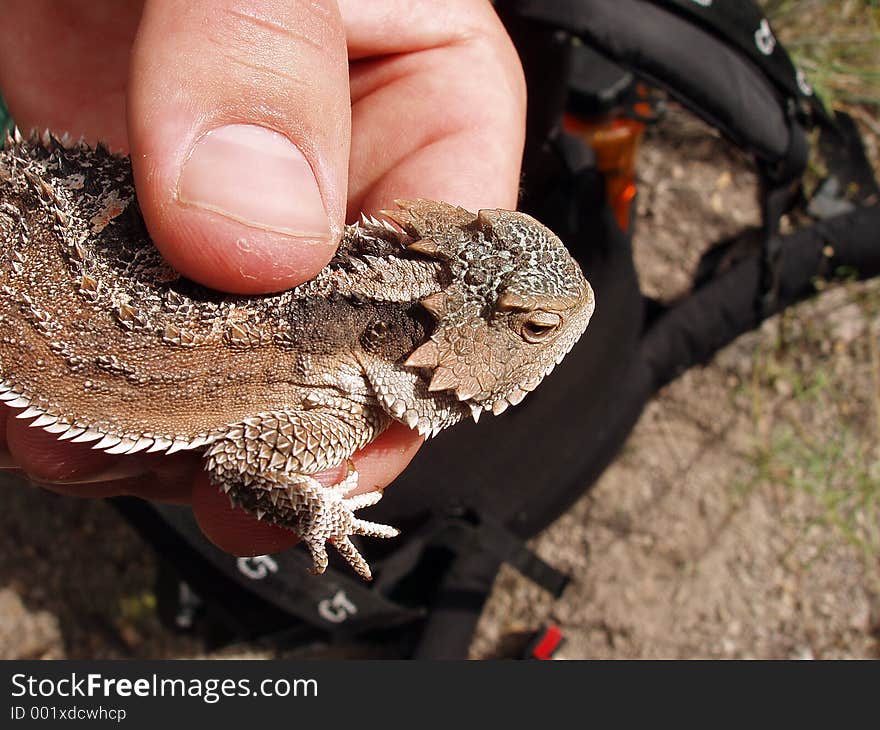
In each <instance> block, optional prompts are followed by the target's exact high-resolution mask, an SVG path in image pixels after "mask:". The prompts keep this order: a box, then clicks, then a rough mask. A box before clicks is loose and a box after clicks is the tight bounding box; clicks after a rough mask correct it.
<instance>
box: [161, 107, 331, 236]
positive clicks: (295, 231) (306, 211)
mask: <svg viewBox="0 0 880 730" xmlns="http://www.w3.org/2000/svg"><path fill="white" fill-rule="evenodd" d="M177 194H178V199H179V200H180V201H181V202H183V203H186V204H188V205H193V206H195V207H198V208H204V209H206V210H211V211H214V212H215V213H219V214H220V215H223V216H226V217H227V218H232V219H233V220H237V221H239V222H241V223H244V224H245V225H249V226H254V227H256V228H263V229H266V230H270V231H276V232H278V233H284V234H287V235H290V236H296V237H298V238H317V239H326V238H328V237H329V236H330V223H329V219H328V217H327V212H326V210H325V208H324V203H323V201H322V200H321V193H320V191H319V189H318V183H317V181H316V180H315V174H314V172H313V171H312V167H311V165H309V162H308V160H306V158H305V157H304V156H303V153H302V152H300V150H299V148H298V147H297V146H296V145H295V144H293V142H291V141H290V140H289V139H288V138H287V137H285V136H284V135H282V134H279V133H278V132H275V131H273V130H271V129H266V128H265V127H258V126H256V125H252V124H230V125H228V126H225V127H219V128H217V129H214V130H212V131H210V132H208V133H207V134H205V135H204V136H203V137H201V138H200V139H199V140H198V141H197V142H196V144H195V146H194V147H193V149H192V152H191V153H190V155H189V157H188V158H187V160H186V161H185V162H184V165H183V170H182V171H181V174H180V178H179V180H178V183H177Z"/></svg>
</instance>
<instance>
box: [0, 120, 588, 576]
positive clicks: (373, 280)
mask: <svg viewBox="0 0 880 730" xmlns="http://www.w3.org/2000/svg"><path fill="white" fill-rule="evenodd" d="M398 206H399V209H398V210H395V211H387V212H386V213H385V217H386V219H387V220H384V221H379V220H375V219H372V218H370V219H364V220H363V221H362V222H361V223H360V224H359V225H354V226H348V227H347V228H346V230H345V233H344V236H343V240H342V244H341V245H340V248H339V250H338V252H337V254H336V256H335V257H334V258H333V260H332V261H331V262H330V263H329V264H328V265H327V266H326V267H325V268H324V269H323V270H322V271H321V272H320V273H319V274H318V276H317V277H316V278H315V279H313V280H312V281H309V282H307V283H305V284H302V285H300V286H297V287H295V288H293V289H290V290H288V291H285V292H281V293H279V294H275V295H256V296H243V295H227V294H222V293H220V292H216V291H213V290H211V289H207V288H205V287H203V286H201V285H199V284H196V283H194V282H192V281H190V280H188V279H185V278H183V277H181V276H180V275H179V274H178V273H177V272H176V271H174V270H173V269H172V268H171V267H170V266H169V265H168V264H167V263H166V262H165V261H164V260H163V259H162V258H161V256H160V254H159V253H158V251H157V249H156V248H155V247H154V246H153V244H152V242H151V240H150V238H149V235H148V234H147V231H146V228H145V227H144V223H143V220H142V218H141V216H140V213H139V211H138V208H137V204H136V200H135V196H134V186H133V182H132V179H131V170H130V164H129V161H128V160H127V158H124V157H119V156H114V155H111V154H109V153H108V152H107V151H106V150H102V149H98V150H93V149H91V148H88V147H86V146H83V145H77V146H72V147H71V146H65V145H63V144H61V143H60V142H58V141H57V140H54V139H52V138H51V137H49V136H48V135H46V136H45V137H44V138H43V139H42V140H36V139H34V140H31V141H28V142H23V141H20V140H19V141H16V142H14V143H8V144H7V149H6V150H5V151H4V152H3V153H2V155H0V236H2V247H0V249H2V253H0V393H2V395H0V399H2V400H4V401H6V402H7V403H8V404H9V405H11V406H13V407H19V408H25V410H24V411H22V412H21V413H19V414H18V417H19V418H32V419H35V420H34V421H33V423H32V424H31V425H33V426H36V427H41V428H44V429H45V430H47V431H49V432H51V433H54V434H57V435H58V437H59V438H61V439H71V440H72V441H74V442H91V443H93V444H94V445H93V448H95V449H102V450H105V451H107V452H108V453H112V454H131V453H137V452H140V451H144V452H151V451H162V452H166V453H168V454H172V453H174V452H176V451H182V450H192V449H204V450H205V456H206V459H207V469H208V472H209V477H210V479H211V481H212V482H213V483H214V484H216V485H217V486H219V487H220V488H222V489H223V490H224V491H225V492H227V493H228V494H229V496H230V498H231V499H232V500H233V502H234V503H236V504H239V505H241V506H243V507H244V508H245V509H247V510H248V511H250V512H251V513H253V514H256V516H257V517H258V518H259V519H265V520H268V521H270V522H272V523H274V524H278V525H281V526H284V527H287V528H289V529H291V530H293V531H294V532H296V533H297V534H298V535H299V536H300V537H301V538H302V539H303V541H304V542H305V543H306V545H307V547H308V549H309V550H310V552H311V554H312V557H313V560H314V570H315V572H318V573H320V572H323V571H324V569H325V568H326V565H327V552H326V543H327V542H328V541H331V542H332V543H333V544H334V546H335V547H336V548H337V549H338V550H339V552H340V553H341V554H342V555H343V556H344V557H345V558H346V560H348V562H349V563H350V564H351V565H352V567H353V568H354V569H355V570H356V571H357V572H358V574H359V575H361V576H362V577H364V578H369V577H370V571H369V567H368V566H367V564H366V562H365V561H364V559H363V558H362V556H361V555H360V553H359V552H358V551H357V549H356V548H355V546H354V545H353V544H352V543H351V541H350V539H349V538H350V537H351V536H352V535H372V536H377V537H391V536H393V535H395V534H397V532H396V530H395V529H394V528H392V527H388V526H386V525H378V524H375V523H371V522H367V521H365V520H362V519H360V518H358V517H356V516H355V515H354V512H355V510H357V509H360V508H362V507H366V506H369V505H371V504H375V503H376V502H377V501H378V500H379V499H380V497H381V493H379V492H372V493H368V494H360V495H356V496H351V497H349V496H347V495H348V494H349V493H350V492H352V491H353V490H354V489H355V488H356V486H357V472H356V471H355V470H354V467H353V465H352V464H351V462H350V461H349V459H350V457H351V455H352V454H353V453H354V452H355V451H357V450H358V449H361V448H363V447H364V446H365V445H366V444H368V443H370V442H372V441H373V440H374V439H375V438H377V437H378V436H379V435H380V434H381V433H382V432H383V431H384V430H385V429H386V428H387V427H388V425H389V424H390V423H392V421H399V422H401V423H404V424H406V425H407V426H409V427H410V428H412V429H416V430H418V432H419V433H420V434H422V435H433V434H436V433H437V432H438V431H439V430H441V429H442V428H445V427H447V426H449V425H452V424H453V423H456V422H457V421H459V420H461V419H462V418H464V417H466V416H469V415H470V416H473V417H474V418H475V419H476V418H478V417H479V415H480V414H481V413H482V412H483V411H485V410H489V411H492V412H493V413H496V414H497V413H501V412H502V411H504V410H505V409H506V408H507V407H508V406H509V405H511V404H516V403H519V402H520V401H521V400H522V399H523V397H524V396H525V395H526V393H528V392H529V391H531V390H533V389H534V388H535V387H536V386H537V384H538V383H539V382H540V381H541V379H542V378H543V377H544V376H545V375H546V374H547V373H549V372H550V370H552V368H553V367H554V366H555V365H556V364H557V363H558V362H559V361H560V360H561V359H562V357H563V356H564V355H565V354H566V353H567V352H568V350H569V349H570V348H571V347H572V345H573V344H574V343H575V342H576V341H577V339H578V338H579V337H580V335H581V334H582V333H583V331H584V329H585V328H586V326H587V324H588V322H589V319H590V316H591V314H592V311H593V293H592V290H591V289H590V286H589V284H588V283H587V282H586V280H585V279H584V277H583V275H582V274H581V271H580V269H579V268H578V266H577V264H576V263H575V262H574V261H573V259H572V258H571V257H570V256H569V254H568V252H567V251H566V250H565V248H564V247H563V246H562V244H561V243H560V242H559V240H558V239H557V238H556V237H555V236H554V235H553V234H552V233H551V232H550V231H549V230H547V229H546V228H545V227H544V226H542V225H541V224H539V223H538V222H537V221H535V220H534V219H532V218H530V217H529V216H526V215H524V214H522V213H515V212H509V211H501V210H484V211H480V213H479V214H476V215H475V214H473V213H470V212H468V211H466V210H464V209H462V208H457V207H454V206H451V205H448V204H445V203H437V202H431V201H423V200H416V201H399V203H398ZM346 464H347V465H348V471H347V475H346V476H344V478H342V479H341V481H340V482H339V483H338V484H337V485H334V486H330V487H326V486H323V485H322V484H320V483H319V482H318V481H317V480H316V479H315V478H314V476H313V475H315V474H317V473H318V472H321V471H324V470H327V469H331V468H333V467H337V466H339V465H346Z"/></svg>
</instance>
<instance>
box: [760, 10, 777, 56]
mask: <svg viewBox="0 0 880 730" xmlns="http://www.w3.org/2000/svg"><path fill="white" fill-rule="evenodd" d="M755 45H756V46H757V47H758V50H759V51H760V52H761V53H763V54H764V55H765V56H769V55H770V54H771V53H773V49H774V48H776V36H774V35H773V31H772V30H770V23H768V22H767V19H766V18H764V19H763V20H762V21H761V25H760V26H758V30H756V31H755Z"/></svg>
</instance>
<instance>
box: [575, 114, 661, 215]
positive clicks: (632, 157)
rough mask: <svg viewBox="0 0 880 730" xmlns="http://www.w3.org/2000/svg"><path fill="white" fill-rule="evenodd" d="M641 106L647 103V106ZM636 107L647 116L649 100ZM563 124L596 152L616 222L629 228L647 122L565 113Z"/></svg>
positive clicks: (597, 163) (625, 118) (597, 162)
mask: <svg viewBox="0 0 880 730" xmlns="http://www.w3.org/2000/svg"><path fill="white" fill-rule="evenodd" d="M640 106H645V110H642V109H640V108H639V107H640ZM635 109H636V112H637V113H639V114H644V115H645V116H647V115H648V113H649V112H650V107H649V106H648V105H647V104H642V103H639V104H636V105H635ZM563 128H564V129H565V131H567V132H570V133H572V134H575V135H577V136H579V137H581V138H582V139H584V140H585V141H586V142H587V143H588V144H589V145H590V146H591V147H592V148H593V150H594V151H595V152H596V165H597V166H598V168H599V170H600V171H601V172H602V173H604V175H605V184H606V192H607V196H608V203H609V204H610V205H611V208H612V209H613V210H614V216H615V218H616V219H617V224H618V225H619V226H620V227H621V229H622V230H624V231H626V230H629V226H630V220H631V218H630V216H631V209H632V201H633V198H635V196H636V153H637V152H638V148H639V144H640V143H641V140H642V135H643V134H644V131H645V124H644V122H640V121H637V120H635V119H629V118H627V117H618V118H615V119H602V120H597V121H592V120H591V121H585V120H583V119H581V118H579V117H575V116H573V115H571V114H566V115H565V116H564V117H563Z"/></svg>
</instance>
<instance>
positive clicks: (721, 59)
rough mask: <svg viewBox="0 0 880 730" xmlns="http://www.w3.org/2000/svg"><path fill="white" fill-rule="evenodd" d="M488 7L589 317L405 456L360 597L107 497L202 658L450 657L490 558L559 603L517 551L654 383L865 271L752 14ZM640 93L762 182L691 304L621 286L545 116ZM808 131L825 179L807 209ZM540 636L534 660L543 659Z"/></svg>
mask: <svg viewBox="0 0 880 730" xmlns="http://www.w3.org/2000/svg"><path fill="white" fill-rule="evenodd" d="M496 7H497V9H498V11H499V13H500V15H501V17H502V19H503V20H504V22H505V24H506V26H507V28H508V30H509V32H510V34H511V36H512V38H513V39H514V41H515V43H516V45H517V47H518V49H519V51H520V53H521V56H522V59H523V64H524V67H525V71H526V75H527V79H528V81H529V94H530V101H529V116H528V131H527V148H526V154H525V161H524V168H523V195H522V203H521V207H522V209H523V210H526V211H528V212H529V213H531V214H532V215H534V216H535V217H537V218H538V219H540V220H542V221H543V222H544V223H546V224H547V225H548V226H549V227H550V228H551V229H553V230H554V231H556V232H557V233H558V234H559V235H560V237H561V238H562V239H563V240H564V241H565V242H566V244H567V245H568V247H569V248H570V249H571V250H572V252H573V253H574V255H575V256H576V257H577V258H578V260H579V261H580V263H581V265H582V266H583V268H584V271H585V272H586V274H587V276H588V278H589V279H590V282H591V284H592V285H593V287H594V289H595V291H596V294H597V301H598V303H599V306H598V308H597V311H596V315H595V317H594V319H593V321H592V323H591V325H590V327H589V329H588V331H587V333H586V335H585V336H584V337H583V338H582V340H581V342H580V343H579V344H578V345H577V346H576V348H575V349H574V350H573V351H572V353H571V354H570V355H569V356H568V358H567V359H566V361H565V364H564V366H562V367H560V368H558V369H557V370H556V371H555V372H554V373H553V374H552V375H551V376H550V377H549V378H548V379H547V380H546V382H545V383H543V384H542V385H541V387H540V388H538V390H537V391H536V392H535V393H534V394H532V395H530V397H529V398H527V399H526V400H525V401H524V402H523V404H521V405H520V406H518V407H517V408H514V409H511V410H509V411H508V412H507V413H505V414H504V415H503V416H501V417H497V418H492V419H488V420H484V421H483V422H481V423H480V424H479V425H477V426H475V425H474V424H472V423H463V424H461V425H460V426H457V427H456V428H454V429H451V430H450V431H448V432H444V433H442V434H441V435H440V436H439V437H438V438H436V439H435V440H433V441H432V442H430V443H428V444H426V445H425V446H424V448H423V449H422V450H421V452H420V453H419V454H418V456H417V457H416V459H415V460H414V461H413V463H412V464H411V465H410V467H409V468H408V469H407V470H406V471H405V472H404V473H403V475H401V476H400V478H399V479H398V480H397V483H396V484H395V486H394V487H393V490H392V492H389V496H388V498H387V499H385V500H383V502H382V503H381V504H380V505H379V506H377V507H376V508H374V510H373V511H372V512H371V516H370V519H374V520H378V521H380V522H387V523H390V524H394V525H397V526H399V527H401V528H402V531H403V534H402V536H401V537H399V538H397V539H395V540H389V541H370V542H369V543H364V544H363V548H362V549H363V551H364V553H365V555H366V556H367V558H368V559H369V562H370V564H371V565H372V566H373V571H374V575H375V580H374V581H373V582H372V583H370V584H367V583H363V582H362V581H360V579H358V578H357V577H356V576H354V575H353V574H352V573H351V571H350V570H349V569H348V568H347V566H345V565H340V564H339V563H331V567H330V568H329V569H328V571H327V573H326V574H325V575H324V576H323V577H321V578H315V577H312V576H310V575H308V574H307V567H308V564H309V561H308V558H307V556H306V555H305V553H304V552H301V551H300V550H298V549H294V550H290V551H287V552H285V553H283V554H279V555H274V556H261V557H257V558H235V557H233V556H230V555H227V554H225V553H223V552H221V551H220V550H218V549H217V548H215V547H213V546H212V545H211V544H210V543H208V541H207V540H206V539H205V538H204V537H203V536H202V534H201V532H200V530H199V528H198V527H197V525H196V524H195V521H194V519H193V517H192V515H191V513H190V512H189V511H188V510H187V509H184V508H178V507H173V506H167V505H154V504H147V503H144V502H140V501H137V500H133V499H117V500H114V503H115V505H116V506H117V508H118V509H119V510H120V512H121V513H122V514H123V515H124V516H125V517H126V518H127V519H128V520H129V521H130V522H131V523H132V524H133V525H134V526H135V527H136V528H137V529H138V530H139V531H140V533H141V534H142V535H143V537H144V538H145V539H146V540H147V541H148V542H150V543H151V544H152V545H153V546H154V547H155V549H156V550H157V551H158V553H159V554H160V556H161V557H162V558H163V560H162V565H163V571H162V577H161V579H160V591H159V596H160V610H161V612H162V613H163V615H165V616H166V618H167V619H168V621H169V623H170V624H171V625H175V626H177V627H178V628H181V629H185V630H190V631H194V630H200V631H202V632H203V633H205V634H206V635H209V636H210V637H212V640H213V641H214V643H215V644H222V643H224V642H228V641H232V640H245V641H258V642H267V643H269V644H272V645H274V646H277V647H280V648H284V649H287V650H288V651H290V650H292V648H294V647H301V648H306V647H308V648H310V649H314V648H315V646H316V644H317V645H321V646H324V645H332V644H338V645H343V646H344V647H346V651H352V652H355V651H356V652H357V653H358V654H360V655H363V654H364V653H366V654H368V655H373V656H403V657H413V658H461V657H465V656H467V651H468V647H469V644H470V641H471V637H472V634H473V630H474V627H475V625H476V621H477V619H478V618H479V615H480V612H481V610H482V607H483V604H484V602H485V600H486V598H487V597H488V594H489V591H490V589H491V586H492V583H493V580H494V578H495V575H496V572H497V571H498V568H499V566H500V565H501V563H502V562H507V563H509V564H511V565H513V566H514V567H515V568H517V569H518V570H519V571H521V572H522V573H523V574H524V575H526V576H527V577H529V578H531V579H532V580H533V581H535V582H536V583H538V584H539V585H541V586H542V587H543V588H545V589H546V590H547V591H549V592H550V593H552V594H553V595H554V596H559V595H560V594H561V592H562V591H563V589H564V587H565V585H566V582H567V577H566V576H565V575H564V574H562V573H560V572H559V571H558V570H556V569H555V568H553V567H552V566H550V565H548V564H547V563H546V562H544V561H542V560H541V559H539V558H538V557H537V556H535V555H534V554H533V553H531V552H530V551H529V550H528V549H527V547H526V545H525V541H526V540H527V539H528V538H529V537H531V536H533V535H535V534H536V533H537V532H539V531H540V530H542V529H543V528H545V527H546V526H547V525H548V524H549V523H550V522H552V521H553V520H554V519H555V518H556V517H558V516H559V515H560V514H561V513H562V512H564V511H565V510H566V509H567V508H568V507H569V506H570V505H571V504H572V503H573V502H574V501H575V500H576V499H577V498H579V497H580V496H581V495H582V494H583V492H584V490H585V489H586V488H587V487H588V485H590V484H591V483H592V482H594V481H595V480H596V478H597V477H598V476H599V475H600V474H601V473H602V471H603V470H604V469H605V467H606V466H607V465H608V464H609V462H610V461H611V460H612V459H613V458H614V456H615V454H616V453H617V451H618V449H619V448H620V447H621V445H622V444H623V442H624V440H625V439H626V437H627V435H628V434H629V432H630V430H631V429H632V427H633V425H634V424H635V422H636V420H637V418H638V416H639V414H640V412H641V410H642V408H643V406H644V405H645V403H646V402H647V401H648V399H649V398H650V397H651V396H652V395H653V394H654V393H655V392H656V391H657V390H658V388H660V387H661V386H663V385H665V384H666V383H668V382H669V381H670V380H672V379H673V378H675V377H676V376H677V375H678V374H680V373H681V372H683V371H684V370H686V369H687V368H689V367H691V366H692V365H694V364H697V363H704V362H706V361H707V360H709V359H710V358H711V357H712V355H713V354H714V353H715V352H716V351H717V350H718V349H719V348H721V347H723V346H724V345H726V344H728V343H729V342H730V341H731V340H733V339H734V338H736V337H737V336H738V335H740V334H742V333H744V332H746V331H748V330H751V329H753V328H754V327H756V326H757V325H758V324H759V323H760V322H761V321H762V320H763V319H764V318H766V317H768V316H770V315H772V314H774V313H777V312H779V311H780V310H782V309H784V308H785V307H787V306H790V305H791V304H794V303H795V302H797V301H800V300H802V299H804V298H806V297H808V296H810V295H811V294H813V293H814V291H815V288H814V285H813V282H814V279H815V278H816V277H824V278H833V277H834V276H836V275H837V274H838V273H839V272H842V271H846V272H847V275H851V274H852V272H853V271H855V272H857V273H858V275H859V276H860V277H871V276H874V275H876V274H877V273H878V272H880V241H878V240H877V239H878V231H880V205H878V187H877V184H876V182H875V180H874V178H873V175H872V172H871V169H870V166H869V165H868V163H867V160H866V158H865V154H864V150H863V149H862V146H861V143H860V140H859V137H858V133H857V131H856V128H855V125H854V124H853V122H852V120H851V119H850V118H849V117H847V116H846V115H843V114H840V113H838V114H835V115H831V114H829V113H828V112H827V111H826V110H825V108H824V107H823V105H822V103H821V102H820V101H819V100H818V99H817V98H816V97H815V95H814V94H813V93H812V91H811V89H810V88H809V85H808V83H807V81H806V79H805V78H804V77H803V75H802V74H800V73H799V72H798V71H797V69H795V68H794V66H793V65H792V63H791V61H790V59H789V57H788V55H787V54H786V52H785V51H784V49H783V48H782V47H781V46H780V44H779V43H778V42H777V41H776V39H775V38H774V36H773V33H772V30H771V28H770V26H769V24H768V23H767V21H766V19H765V18H764V17H763V16H762V14H761V13H760V11H759V10H758V8H757V6H756V5H755V4H754V3H752V2H747V1H746V0H736V1H735V2H734V1H733V0H730V1H727V2H724V1H723V0H719V1H717V2H709V1H706V0H700V1H698V0H614V2H608V1H607V0H509V1H507V2H500V1H499V2H498V3H496ZM642 83H647V84H648V85H650V86H651V87H653V88H656V89H662V90H664V91H665V92H666V94H668V95H669V96H670V97H672V98H674V99H675V100H677V101H678V102H679V103H681V104H682V105H684V106H686V107H687V108H689V109H690V110H691V111H693V112H694V113H695V114H696V115H698V116H699V117H701V118H703V119H704V120H705V121H707V122H709V123H710V124H712V125H714V126H715V127H716V128H718V129H719V130H720V131H721V132H722V133H723V134H724V135H726V136H727V137H728V138H729V139H730V140H731V141H732V142H733V143H735V144H736V145H738V146H739V147H741V148H742V149H744V150H746V151H748V152H749V153H750V154H751V155H752V157H753V159H754V162H755V168H756V171H757V174H758V176H759V180H760V182H761V199H762V215H763V225H762V226H761V228H760V229H750V230H746V231H743V232H742V233H741V234H739V235H737V236H735V237H733V238H731V239H728V240H725V241H720V242H718V243H717V244H716V245H715V246H713V247H711V248H710V250H709V251H708V252H707V253H706V254H705V255H704V257H703V260H702V262H701V264H700V267H699V269H698V273H697V275H696V277H695V280H694V285H693V289H692V291H691V293H690V294H689V295H688V296H686V297H684V298H683V299H680V300H678V301H676V302H675V303H674V304H666V305H664V304H661V303H659V302H655V301H651V300H649V299H647V298H645V297H644V296H643V295H642V293H641V292H640V290H639V285H638V281H637V278H636V273H635V269H634V267H633V260H632V253H631V249H630V234H629V232H626V231H624V230H622V229H621V227H620V226H619V225H618V223H617V221H616V219H615V216H614V215H613V211H612V210H611V209H610V207H609V204H608V200H607V196H606V191H605V180H604V178H603V175H602V173H601V172H599V170H598V169H597V167H596V164H595V157H594V154H593V152H592V150H591V149H590V148H589V147H588V146H586V145H585V144H584V143H583V142H582V141H581V140H580V139H579V138H577V137H574V136H571V135H569V134H566V133H565V132H564V131H563V129H562V124H561V120H562V117H563V114H564V113H566V112H568V113H574V114H578V115H581V116H586V115H591V114H606V115H607V114H609V113H611V112H612V110H615V109H617V110H621V109H623V110H626V109H633V108H635V107H636V105H637V102H638V101H639V100H640V99H643V97H641V96H640V92H639V89H640V84H642ZM632 113H636V112H632ZM813 128H818V129H819V130H820V135H819V139H820V142H819V144H820V146H821V149H822V152H823V153H824V157H825V161H826V165H827V168H828V170H829V175H828V177H827V179H826V180H825V181H823V183H822V184H821V185H820V186H819V187H818V189H817V191H816V192H815V194H814V195H813V196H812V197H811V199H810V200H806V199H805V196H804V193H803V189H802V184H801V183H802V176H803V173H804V170H805V166H806V162H807V155H808V152H809V145H808V142H807V139H808V137H807V131H808V130H810V129H813ZM796 208H797V209H801V210H803V211H805V212H807V213H809V214H810V215H811V216H812V219H813V223H812V224H811V225H807V226H803V227H801V228H799V229H798V230H796V232H795V233H793V234H790V235H785V236H782V235H780V234H779V219H780V216H782V215H783V214H784V213H786V212H789V211H791V210H793V209H796ZM548 641H549V644H548V642H544V644H543V645H542V646H543V647H544V648H542V649H541V650H540V651H537V652H536V655H538V654H541V655H547V654H548V653H549V652H548V650H547V646H551V647H552V644H553V643H554V642H555V638H554V637H549V638H548ZM355 646H357V648H355ZM365 647H366V648H365Z"/></svg>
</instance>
